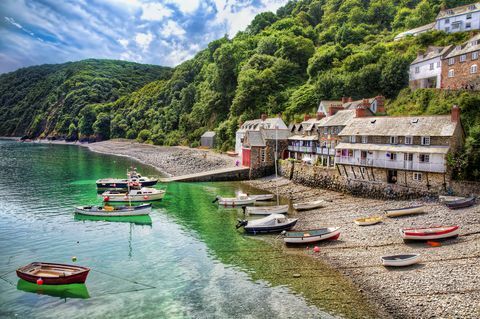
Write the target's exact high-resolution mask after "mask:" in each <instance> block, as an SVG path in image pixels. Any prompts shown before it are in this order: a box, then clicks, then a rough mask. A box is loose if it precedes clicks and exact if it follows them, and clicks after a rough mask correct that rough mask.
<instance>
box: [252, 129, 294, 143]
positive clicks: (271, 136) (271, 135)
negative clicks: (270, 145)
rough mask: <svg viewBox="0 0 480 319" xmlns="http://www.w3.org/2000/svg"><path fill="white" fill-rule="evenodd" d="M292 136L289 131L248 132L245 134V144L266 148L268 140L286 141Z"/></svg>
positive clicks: (262, 130) (264, 130)
mask: <svg viewBox="0 0 480 319" xmlns="http://www.w3.org/2000/svg"><path fill="white" fill-rule="evenodd" d="M289 136H290V131H289V130H288V129H281V130H280V129H279V130H272V129H261V130H259V131H253V130H248V131H247V132H246V134H245V144H247V145H250V146H252V147H255V146H257V147H265V146H266V145H267V144H266V141H267V140H275V139H277V140H279V141H280V140H286V139H288V137H289Z"/></svg>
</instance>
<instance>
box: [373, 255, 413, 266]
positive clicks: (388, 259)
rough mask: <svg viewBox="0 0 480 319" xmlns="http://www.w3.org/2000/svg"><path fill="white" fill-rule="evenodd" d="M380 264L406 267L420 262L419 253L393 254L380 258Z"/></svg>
mask: <svg viewBox="0 0 480 319" xmlns="http://www.w3.org/2000/svg"><path fill="white" fill-rule="evenodd" d="M381 260H382V265H384V266H386V267H406V266H410V265H414V264H417V263H418V262H420V255H417V254H412V255H393V256H384V257H382V258H381Z"/></svg>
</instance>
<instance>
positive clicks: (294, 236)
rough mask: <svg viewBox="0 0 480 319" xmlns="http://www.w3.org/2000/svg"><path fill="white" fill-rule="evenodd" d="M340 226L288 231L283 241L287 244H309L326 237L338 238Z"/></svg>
mask: <svg viewBox="0 0 480 319" xmlns="http://www.w3.org/2000/svg"><path fill="white" fill-rule="evenodd" d="M338 237H340V227H327V228H319V229H310V230H298V231H288V232H285V234H283V241H284V242H285V243H287V244H307V243H314V242H317V241H321V240H326V239H331V240H334V239H338Z"/></svg>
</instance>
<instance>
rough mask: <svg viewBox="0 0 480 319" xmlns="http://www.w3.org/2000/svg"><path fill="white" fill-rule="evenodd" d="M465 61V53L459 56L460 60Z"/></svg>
mask: <svg viewBox="0 0 480 319" xmlns="http://www.w3.org/2000/svg"><path fill="white" fill-rule="evenodd" d="M465 61H467V55H466V54H462V55H461V56H460V62H465Z"/></svg>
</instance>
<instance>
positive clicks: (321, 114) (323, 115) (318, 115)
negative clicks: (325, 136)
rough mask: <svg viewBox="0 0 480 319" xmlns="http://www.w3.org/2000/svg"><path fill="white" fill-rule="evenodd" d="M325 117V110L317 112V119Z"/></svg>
mask: <svg viewBox="0 0 480 319" xmlns="http://www.w3.org/2000/svg"><path fill="white" fill-rule="evenodd" d="M324 117H325V113H323V112H317V121H320V120H321V119H323V118H324Z"/></svg>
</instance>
